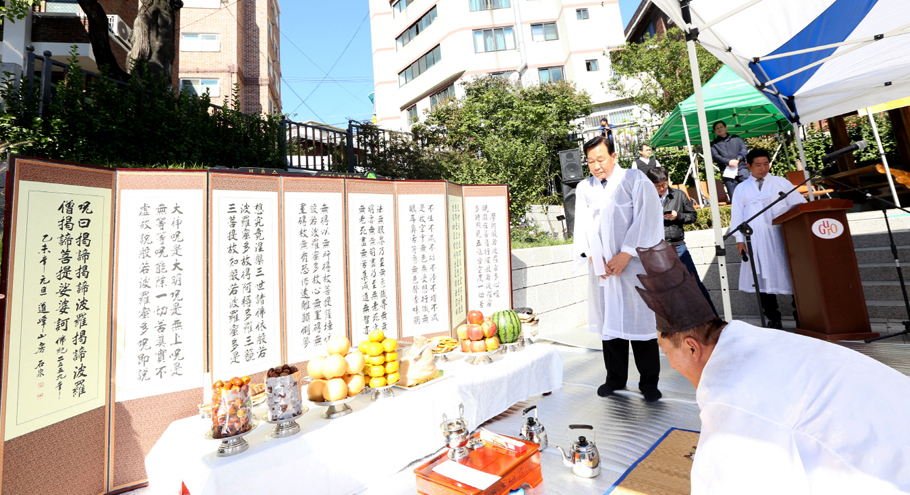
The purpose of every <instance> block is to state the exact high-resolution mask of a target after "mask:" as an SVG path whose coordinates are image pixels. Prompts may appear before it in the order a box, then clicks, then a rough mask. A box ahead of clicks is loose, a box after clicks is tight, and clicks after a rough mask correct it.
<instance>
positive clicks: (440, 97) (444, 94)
mask: <svg viewBox="0 0 910 495" xmlns="http://www.w3.org/2000/svg"><path fill="white" fill-rule="evenodd" d="M454 96H455V86H452V85H450V86H448V87H446V88H445V89H443V90H442V91H440V92H438V93H436V94H435V95H433V96H431V97H430V108H436V105H439V104H440V103H443V102H444V101H446V100H447V99H449V98H452V97H454Z"/></svg>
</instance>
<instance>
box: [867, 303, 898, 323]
mask: <svg viewBox="0 0 910 495" xmlns="http://www.w3.org/2000/svg"><path fill="white" fill-rule="evenodd" d="M866 309H868V310H869V318H887V319H889V320H906V319H907V308H906V307H905V306H904V301H866Z"/></svg>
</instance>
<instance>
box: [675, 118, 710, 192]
mask: <svg viewBox="0 0 910 495" xmlns="http://www.w3.org/2000/svg"><path fill="white" fill-rule="evenodd" d="M679 116H680V117H682V122H683V130H685V132H686V149H687V150H689V170H690V171H691V170H692V169H694V170H695V173H694V174H693V177H692V182H694V183H695V193H696V194H697V195H698V197H697V198H696V199H698V205H699V206H705V204H704V202H703V201H702V197H701V188H700V187H698V163H697V162H696V161H695V155H693V154H692V143H690V142H689V124H687V123H686V116H685V115H683V114H682V112H679ZM686 175H688V172H686ZM683 185H686V181H683Z"/></svg>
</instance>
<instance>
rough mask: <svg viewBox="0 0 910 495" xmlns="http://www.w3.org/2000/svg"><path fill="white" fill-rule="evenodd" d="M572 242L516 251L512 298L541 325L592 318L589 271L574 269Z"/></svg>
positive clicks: (572, 324)
mask: <svg viewBox="0 0 910 495" xmlns="http://www.w3.org/2000/svg"><path fill="white" fill-rule="evenodd" d="M572 268H573V263H572V245H571V244H567V245H563V246H549V247H539V248H528V249H516V250H514V251H512V299H513V304H514V306H515V307H516V308H520V307H529V308H531V309H533V310H534V311H535V312H536V313H537V314H538V316H539V317H540V322H541V327H555V328H560V329H565V328H575V327H579V326H581V325H584V324H585V323H586V322H587V320H588V289H587V271H580V272H579V273H572Z"/></svg>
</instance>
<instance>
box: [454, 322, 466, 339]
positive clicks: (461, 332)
mask: <svg viewBox="0 0 910 495" xmlns="http://www.w3.org/2000/svg"><path fill="white" fill-rule="evenodd" d="M455 334H456V335H458V340H465V339H467V338H468V324H467V323H462V324H461V325H458V328H456V329H455Z"/></svg>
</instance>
